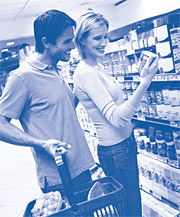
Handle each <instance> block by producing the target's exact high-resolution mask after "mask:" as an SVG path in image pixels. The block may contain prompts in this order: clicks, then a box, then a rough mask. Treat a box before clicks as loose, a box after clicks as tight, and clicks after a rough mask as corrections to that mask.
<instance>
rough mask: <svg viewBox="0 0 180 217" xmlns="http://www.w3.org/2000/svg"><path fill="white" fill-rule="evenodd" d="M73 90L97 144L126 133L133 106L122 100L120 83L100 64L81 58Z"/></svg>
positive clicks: (116, 140)
mask: <svg viewBox="0 0 180 217" xmlns="http://www.w3.org/2000/svg"><path fill="white" fill-rule="evenodd" d="M74 91H75V94H76V96H77V97H78V98H79V100H80V102H81V104H82V105H83V106H84V108H85V109H86V111H87V113H88V115H89V116H90V118H91V119H92V121H93V123H94V125H95V127H96V130H97V136H98V140H99V144H100V145H103V146H109V145H113V144H117V143H119V142H121V141H123V140H124V139H126V138H128V137H129V136H130V134H131V132H132V124H131V117H132V116H133V114H134V113H135V111H136V108H135V107H134V106H132V105H131V104H130V103H129V101H126V102H124V100H123V96H122V89H121V85H120V84H119V82H118V81H116V80H115V79H114V78H113V77H112V76H111V75H109V74H108V73H106V72H105V71H104V70H103V67H102V66H101V65H98V66H95V67H92V66H90V65H87V64H86V63H85V62H84V61H81V62H80V63H79V64H78V66H77V68H76V70H75V73H74Z"/></svg>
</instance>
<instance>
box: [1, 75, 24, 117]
mask: <svg viewBox="0 0 180 217" xmlns="http://www.w3.org/2000/svg"><path fill="white" fill-rule="evenodd" d="M27 98H28V89H27V87H26V85H25V83H24V81H23V80H22V79H21V78H20V77H19V76H17V75H13V74H11V75H10V76H9V77H8V79H7V82H6V86H5V88H4V90H3V93H2V96H1V98H0V115H1V116H5V117H8V118H13V119H19V117H20V115H21V113H22V111H23V109H24V106H25V104H26V101H27Z"/></svg>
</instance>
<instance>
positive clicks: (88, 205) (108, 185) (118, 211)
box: [24, 177, 125, 217]
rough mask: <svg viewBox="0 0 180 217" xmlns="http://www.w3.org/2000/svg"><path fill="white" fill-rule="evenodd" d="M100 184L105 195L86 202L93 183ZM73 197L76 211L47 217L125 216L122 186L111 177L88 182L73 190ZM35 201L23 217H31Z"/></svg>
mask: <svg viewBox="0 0 180 217" xmlns="http://www.w3.org/2000/svg"><path fill="white" fill-rule="evenodd" d="M97 181H98V182H100V183H101V184H102V185H103V189H105V195H103V196H101V197H99V198H96V199H92V200H88V201H87V197H88V193H89V190H90V189H91V187H92V186H93V184H94V183H95V182H97ZM74 195H75V198H76V201H77V211H73V210H72V209H71V208H67V209H62V210H60V211H59V212H57V213H54V214H52V215H49V216H50V217H58V216H59V217H63V216H64V217H76V216H81V217H104V216H106V217H118V216H125V209H124V198H125V193H124V189H123V186H122V185H121V184H120V183H118V182H117V181H116V180H115V179H113V178H112V177H104V178H101V179H97V180H94V181H92V182H88V183H86V184H84V185H81V186H77V187H75V188H74ZM35 202H36V200H34V201H31V202H30V203H29V204H28V205H27V207H26V210H25V213H24V217H31V216H32V215H31V209H32V208H33V206H34V204H35Z"/></svg>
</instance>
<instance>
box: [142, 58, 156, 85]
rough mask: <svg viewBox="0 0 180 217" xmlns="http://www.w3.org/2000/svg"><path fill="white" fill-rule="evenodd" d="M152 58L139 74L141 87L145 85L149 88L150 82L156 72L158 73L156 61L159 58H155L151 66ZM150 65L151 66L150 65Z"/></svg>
mask: <svg viewBox="0 0 180 217" xmlns="http://www.w3.org/2000/svg"><path fill="white" fill-rule="evenodd" d="M152 59H153V57H150V58H149V59H148V60H147V62H146V64H145V66H144V68H143V70H142V72H141V75H140V77H141V84H143V85H147V87H149V85H150V84H151V81H152V79H153V77H154V75H155V74H156V72H157V71H158V61H159V57H156V59H155V60H154V61H153V63H152V64H151V61H152ZM150 64H151V65H150Z"/></svg>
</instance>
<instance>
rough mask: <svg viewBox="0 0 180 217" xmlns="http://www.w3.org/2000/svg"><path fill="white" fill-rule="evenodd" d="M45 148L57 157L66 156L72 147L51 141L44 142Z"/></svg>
mask: <svg viewBox="0 0 180 217" xmlns="http://www.w3.org/2000/svg"><path fill="white" fill-rule="evenodd" d="M43 148H44V149H45V151H46V152H47V153H48V154H50V155H51V156H52V157H55V156H57V155H59V154H66V153H67V151H68V149H70V148H71V145H69V144H67V143H65V142H61V141H58V140H56V139H49V140H47V141H45V142H44V144H43Z"/></svg>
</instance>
